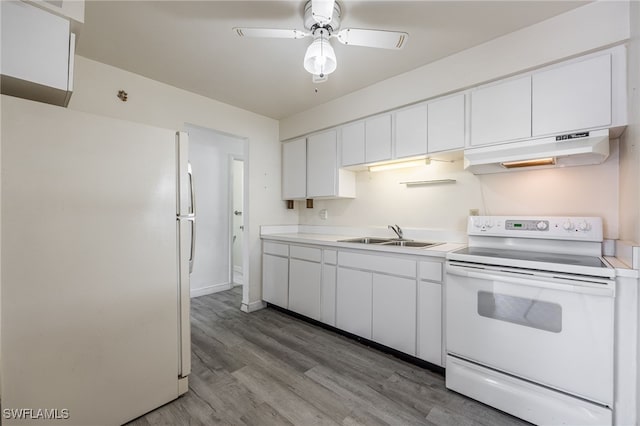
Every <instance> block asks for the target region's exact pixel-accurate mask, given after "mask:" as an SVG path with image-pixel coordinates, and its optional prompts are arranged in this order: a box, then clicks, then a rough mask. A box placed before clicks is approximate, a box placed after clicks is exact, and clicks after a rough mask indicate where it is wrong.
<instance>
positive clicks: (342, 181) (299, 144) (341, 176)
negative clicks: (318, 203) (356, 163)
mask: <svg viewBox="0 0 640 426" xmlns="http://www.w3.org/2000/svg"><path fill="white" fill-rule="evenodd" d="M336 135H337V133H336V130H329V131H327V132H323V133H317V134H315V135H311V136H309V137H308V138H306V139H305V138H301V139H296V140H293V141H291V142H285V143H283V144H282V199H283V200H300V199H305V198H340V197H345V198H353V197H355V195H356V186H355V174H354V173H353V172H349V171H346V170H341V169H339V167H338V151H337V149H338V147H337V138H336Z"/></svg>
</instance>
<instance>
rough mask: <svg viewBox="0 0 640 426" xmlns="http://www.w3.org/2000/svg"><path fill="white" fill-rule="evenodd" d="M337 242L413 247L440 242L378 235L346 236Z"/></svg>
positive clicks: (428, 245) (429, 245) (422, 246)
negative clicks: (346, 237)
mask: <svg viewBox="0 0 640 426" xmlns="http://www.w3.org/2000/svg"><path fill="white" fill-rule="evenodd" d="M338 242H339V243H357V244H377V245H381V246H395V247H414V248H424V247H431V246H437V245H438V244H441V243H432V242H425V241H413V240H398V239H396V238H380V237H359V238H348V239H346V240H339V241H338Z"/></svg>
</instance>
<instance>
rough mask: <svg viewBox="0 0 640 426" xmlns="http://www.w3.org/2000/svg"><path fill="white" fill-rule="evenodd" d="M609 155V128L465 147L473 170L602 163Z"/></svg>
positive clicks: (485, 171)
mask: <svg viewBox="0 0 640 426" xmlns="http://www.w3.org/2000/svg"><path fill="white" fill-rule="evenodd" d="M607 157H609V130H608V129H604V130H592V131H588V132H580V133H572V134H567V135H559V136H552V137H548V138H543V139H532V140H531V139H530V140H526V141H522V142H513V143H506V144H500V145H491V146H485V147H480V148H471V149H467V150H465V151H464V168H465V170H469V171H470V172H472V173H474V174H488V173H501V172H508V171H515V170H536V169H547V168H552V167H569V166H585V165H589V164H600V163H602V162H603V161H604V160H606V159H607Z"/></svg>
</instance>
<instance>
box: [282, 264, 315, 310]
mask: <svg viewBox="0 0 640 426" xmlns="http://www.w3.org/2000/svg"><path fill="white" fill-rule="evenodd" d="M321 275H322V267H321V265H320V264H319V263H315V262H309V261H306V260H300V259H291V260H289V309H290V310H292V311H293V312H297V313H299V314H301V315H304V316H306V317H309V318H312V319H314V320H319V319H320V287H321Z"/></svg>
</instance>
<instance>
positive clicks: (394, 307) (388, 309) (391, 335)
mask: <svg viewBox="0 0 640 426" xmlns="http://www.w3.org/2000/svg"><path fill="white" fill-rule="evenodd" d="M373 340H374V341H376V342H379V343H382V344H383V345H385V346H389V347H390V348H394V349H397V350H399V351H402V352H404V353H407V354H410V355H414V356H415V354H416V280H415V279H413V280H412V279H408V278H400V277H392V276H389V275H381V274H373Z"/></svg>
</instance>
